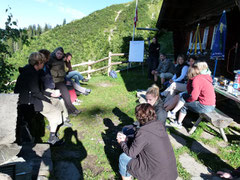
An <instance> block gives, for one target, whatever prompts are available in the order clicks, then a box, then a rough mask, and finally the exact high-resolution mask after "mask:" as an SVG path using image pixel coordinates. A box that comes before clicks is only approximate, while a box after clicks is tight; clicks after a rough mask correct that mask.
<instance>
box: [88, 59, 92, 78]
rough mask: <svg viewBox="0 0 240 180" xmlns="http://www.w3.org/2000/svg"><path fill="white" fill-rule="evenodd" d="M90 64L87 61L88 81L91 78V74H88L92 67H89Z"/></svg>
mask: <svg viewBox="0 0 240 180" xmlns="http://www.w3.org/2000/svg"><path fill="white" fill-rule="evenodd" d="M90 62H91V60H88V63H89V64H88V79H90V78H91V73H90V71H91V69H92V67H91V65H90Z"/></svg>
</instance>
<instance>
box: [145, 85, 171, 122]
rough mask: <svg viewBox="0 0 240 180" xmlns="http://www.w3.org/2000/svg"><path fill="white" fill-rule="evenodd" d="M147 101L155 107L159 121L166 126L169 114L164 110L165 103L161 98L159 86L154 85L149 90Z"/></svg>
mask: <svg viewBox="0 0 240 180" xmlns="http://www.w3.org/2000/svg"><path fill="white" fill-rule="evenodd" d="M146 100H147V103H148V104H151V105H152V106H153V107H154V110H155V111H156V114H157V120H159V121H161V122H162V123H163V125H164V126H165V123H166V119H167V112H166V111H165V110H164V108H163V102H162V100H161V98H160V96H159V87H158V86H157V85H155V84H154V85H152V86H151V87H149V88H148V89H147V92H146Z"/></svg>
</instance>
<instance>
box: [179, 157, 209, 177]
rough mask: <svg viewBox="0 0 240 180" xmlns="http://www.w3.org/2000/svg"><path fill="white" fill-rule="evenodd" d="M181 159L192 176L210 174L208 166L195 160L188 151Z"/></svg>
mask: <svg viewBox="0 0 240 180" xmlns="http://www.w3.org/2000/svg"><path fill="white" fill-rule="evenodd" d="M179 161H180V163H181V165H182V167H183V168H184V169H185V170H186V171H187V172H188V173H189V174H191V175H192V177H201V175H202V174H206V175H207V174H209V171H208V169H207V167H206V166H204V165H202V164H200V163H198V162H197V161H195V159H194V158H193V157H191V156H190V155H189V154H187V153H184V154H182V155H180V157H179Z"/></svg>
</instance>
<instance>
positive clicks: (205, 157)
mask: <svg viewBox="0 0 240 180" xmlns="http://www.w3.org/2000/svg"><path fill="white" fill-rule="evenodd" d="M169 130H170V134H172V133H173V134H175V135H177V136H172V137H173V138H175V140H176V141H177V142H178V143H180V144H182V145H183V146H185V147H187V148H188V149H189V150H190V151H193V152H195V153H196V156H197V158H198V159H199V160H200V161H201V162H202V164H203V165H204V166H206V167H207V168H208V171H209V173H210V174H204V173H201V175H200V176H201V177H202V178H203V179H211V178H212V177H213V176H216V174H215V172H217V171H218V170H223V169H225V168H226V169H229V170H233V169H234V168H233V167H232V166H231V165H229V164H227V163H226V162H225V161H224V160H222V159H221V158H220V157H219V156H218V155H217V154H215V153H213V152H211V151H210V150H208V149H206V148H205V147H204V146H202V144H200V143H199V142H198V141H196V140H195V139H194V138H192V137H189V136H185V135H184V134H182V133H181V132H179V131H176V130H175V129H173V128H171V129H169ZM178 136H180V137H182V138H183V139H185V140H186V142H187V143H186V144H183V142H182V141H181V138H177V137H178ZM193 143H194V146H195V148H194V149H193ZM209 177H211V178H209Z"/></svg>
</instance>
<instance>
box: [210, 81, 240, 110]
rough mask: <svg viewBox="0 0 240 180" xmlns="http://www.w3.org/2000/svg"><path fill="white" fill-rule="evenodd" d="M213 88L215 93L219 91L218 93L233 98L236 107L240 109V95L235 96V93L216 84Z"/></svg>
mask: <svg viewBox="0 0 240 180" xmlns="http://www.w3.org/2000/svg"><path fill="white" fill-rule="evenodd" d="M214 90H215V92H216V93H219V94H221V95H223V96H225V97H226V98H228V99H231V100H233V101H234V102H235V103H236V104H237V106H238V108H239V109H240V96H235V95H233V94H231V93H229V92H227V90H226V88H224V87H221V86H218V85H215V86H214Z"/></svg>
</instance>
